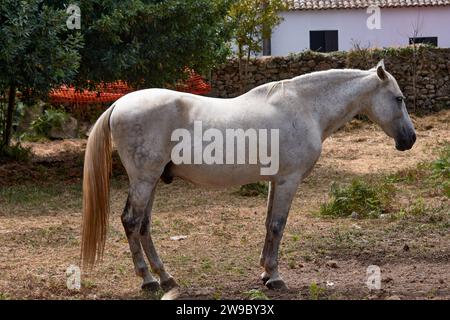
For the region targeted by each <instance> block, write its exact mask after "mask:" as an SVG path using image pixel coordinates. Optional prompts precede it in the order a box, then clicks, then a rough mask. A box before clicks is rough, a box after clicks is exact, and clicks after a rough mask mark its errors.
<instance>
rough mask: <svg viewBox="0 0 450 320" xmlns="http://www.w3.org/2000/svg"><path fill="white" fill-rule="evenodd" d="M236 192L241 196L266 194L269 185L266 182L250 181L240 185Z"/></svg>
mask: <svg viewBox="0 0 450 320" xmlns="http://www.w3.org/2000/svg"><path fill="white" fill-rule="evenodd" d="M237 193H238V194H239V195H240V196H243V197H256V196H259V195H262V196H267V194H268V193H269V185H268V183H266V182H255V183H250V184H246V185H243V186H241V187H240V188H239V191H238V192H237Z"/></svg>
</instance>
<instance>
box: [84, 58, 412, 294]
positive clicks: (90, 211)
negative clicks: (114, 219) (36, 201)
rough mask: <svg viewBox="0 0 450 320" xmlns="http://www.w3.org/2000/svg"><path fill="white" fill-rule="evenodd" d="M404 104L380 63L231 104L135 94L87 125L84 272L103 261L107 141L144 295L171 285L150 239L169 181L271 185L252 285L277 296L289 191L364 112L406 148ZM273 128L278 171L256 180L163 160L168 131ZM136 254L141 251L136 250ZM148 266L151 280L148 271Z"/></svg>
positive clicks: (262, 90)
mask: <svg viewBox="0 0 450 320" xmlns="http://www.w3.org/2000/svg"><path fill="white" fill-rule="evenodd" d="M404 102H405V98H404V96H403V94H402V92H401V91H400V88H399V86H398V84H397V82H396V80H395V79H394V77H393V76H392V75H391V74H389V73H388V72H387V71H386V70H385V68H384V64H383V62H382V61H380V63H379V64H378V65H377V67H376V68H374V69H371V70H368V71H365V70H353V69H344V70H328V71H321V72H314V73H311V74H306V75H302V76H299V77H295V78H293V79H289V80H283V81H279V82H274V83H268V84H264V85H262V86H259V87H257V88H255V89H253V90H251V91H249V92H248V93H246V94H244V95H241V96H239V97H236V98H233V99H216V98H209V97H202V96H195V95H191V94H187V93H180V92H174V91H170V90H162V89H148V90H142V91H136V92H133V93H130V94H128V95H126V96H124V97H122V98H120V99H119V100H118V101H117V102H116V103H115V104H114V105H113V106H111V107H110V108H109V109H108V110H107V111H106V112H104V113H103V115H102V116H101V117H100V118H99V119H98V121H97V122H96V124H95V126H94V128H93V130H92V132H91V135H90V137H89V140H88V143H87V148H86V156H85V163H84V182H83V210H84V214H83V231H82V251H81V256H82V260H83V263H84V265H85V266H92V265H93V264H94V263H95V261H96V260H97V259H98V258H100V257H101V256H102V255H103V251H104V245H105V238H106V232H107V224H108V214H109V177H110V169H111V150H112V140H111V136H112V139H113V140H114V142H115V145H116V147H117V150H118V153H119V155H120V158H121V160H122V162H123V165H124V167H125V169H126V171H127V173H128V176H129V182H130V188H129V193H128V200H127V203H126V206H125V209H124V211H123V214H122V223H123V226H124V228H125V232H126V235H127V238H128V242H129V245H130V250H131V253H132V258H133V262H134V266H135V271H136V273H137V275H139V276H140V277H142V278H143V285H142V288H143V289H147V290H157V289H159V288H160V287H162V289H163V290H166V291H167V290H169V289H171V288H173V287H175V286H177V284H176V282H175V280H174V279H173V278H172V276H171V275H170V274H169V273H168V272H167V271H166V270H165V269H164V266H163V264H162V262H161V260H160V258H159V256H158V254H157V252H156V250H155V247H154V245H153V242H152V237H151V234H150V229H151V228H150V225H151V210H152V204H153V198H154V195H155V188H156V185H157V183H158V181H159V179H160V178H161V179H162V180H164V182H167V183H170V181H171V180H172V178H173V177H180V178H182V179H185V180H188V181H191V182H192V183H194V184H198V185H206V186H221V187H224V186H232V185H242V184H247V183H251V182H256V181H260V180H266V181H270V191H269V197H268V204H267V219H266V231H267V234H266V238H265V243H264V248H263V250H262V253H261V258H260V264H261V266H262V267H263V268H264V272H263V273H262V275H261V279H262V280H263V281H264V283H265V285H266V286H267V287H268V288H270V289H281V288H286V285H285V283H284V282H283V280H282V278H281V277H280V274H279V272H278V248H279V245H280V240H281V238H282V235H283V230H284V227H285V224H286V219H287V216H288V212H289V208H290V205H291V202H292V199H293V198H294V195H295V193H296V190H297V187H298V185H299V184H300V182H301V181H302V179H304V178H305V177H306V176H307V175H308V174H309V173H310V172H311V170H312V168H313V166H314V164H315V163H316V161H317V160H318V158H319V156H320V153H321V150H322V142H323V141H324V140H325V139H326V138H327V137H329V136H330V135H331V134H332V133H333V132H335V131H336V130H338V129H339V128H340V127H341V126H343V125H344V124H345V123H346V122H348V121H350V120H351V119H352V118H353V117H354V116H355V115H357V114H365V115H367V116H368V117H369V118H370V119H371V120H372V121H374V122H375V123H377V124H378V125H379V126H380V127H381V128H382V129H383V130H384V132H385V133H386V134H387V135H388V136H390V137H392V138H394V139H395V144H396V148H397V149H398V150H401V151H404V150H408V149H410V148H411V147H412V146H413V144H414V142H415V140H416V135H415V132H414V127H413V124H412V122H411V119H410V118H409V115H408V113H407V110H406V106H405V103H404ZM197 120H198V121H202V123H203V127H204V128H205V129H208V128H215V129H218V130H219V131H221V132H223V131H224V130H225V129H227V128H241V129H244V130H247V129H251V128H256V129H278V130H279V170H278V172H277V173H276V174H274V175H262V174H261V171H260V169H261V165H254V164H252V165H250V164H240V165H237V164H236V165H229V164H178V165H175V164H174V163H173V161H172V160H171V151H172V148H173V147H174V146H175V143H176V142H174V141H172V140H171V134H172V132H173V131H174V130H176V129H179V128H184V129H187V130H189V132H192V128H193V123H194V121H197ZM142 249H143V250H142ZM142 251H144V252H145V254H146V256H147V258H148V260H149V262H150V266H151V268H152V270H153V272H154V273H156V274H157V275H158V276H159V278H160V281H159V282H158V281H157V280H156V279H155V278H154V277H153V276H152V275H151V273H150V272H149V270H148V267H147V264H146V262H145V260H144V255H143V252H142Z"/></svg>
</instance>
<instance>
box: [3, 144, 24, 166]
mask: <svg viewBox="0 0 450 320" xmlns="http://www.w3.org/2000/svg"><path fill="white" fill-rule="evenodd" d="M30 157H31V150H30V148H26V147H23V146H22V145H21V144H20V142H18V143H16V144H14V145H10V146H3V148H1V149H0V162H2V160H6V161H11V160H12V161H19V162H26V161H28V160H29V159H30Z"/></svg>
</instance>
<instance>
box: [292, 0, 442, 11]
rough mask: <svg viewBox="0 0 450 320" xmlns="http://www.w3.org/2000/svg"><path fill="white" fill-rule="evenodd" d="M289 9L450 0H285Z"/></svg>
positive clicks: (422, 4)
mask: <svg viewBox="0 0 450 320" xmlns="http://www.w3.org/2000/svg"><path fill="white" fill-rule="evenodd" d="M286 2H287V3H288V5H289V8H290V10H326V9H358V8H367V7H369V6H378V7H380V8H400V7H434V6H450V0H287V1H286Z"/></svg>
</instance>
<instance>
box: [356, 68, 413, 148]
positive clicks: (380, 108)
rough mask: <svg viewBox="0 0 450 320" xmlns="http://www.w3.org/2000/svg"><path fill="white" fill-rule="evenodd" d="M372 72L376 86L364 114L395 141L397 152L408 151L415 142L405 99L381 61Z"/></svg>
mask: <svg viewBox="0 0 450 320" xmlns="http://www.w3.org/2000/svg"><path fill="white" fill-rule="evenodd" d="M372 70H373V72H376V74H377V81H378V85H377V86H376V89H375V90H374V92H372V93H373V94H372V95H371V103H369V105H368V106H367V107H366V108H365V110H364V114H366V115H367V116H368V117H369V118H370V119H371V120H372V121H374V122H375V123H377V124H378V125H379V126H380V127H381V128H382V129H383V131H384V132H385V133H386V134H387V135H388V136H390V137H392V138H394V139H395V147H396V148H397V150H400V151H405V150H409V149H411V148H412V146H413V145H414V142H415V141H416V133H415V132H414V126H413V124H412V122H411V118H410V117H409V115H408V111H407V110H406V105H405V97H404V96H403V94H402V92H401V90H400V88H399V86H398V84H397V81H396V80H395V78H394V77H393V76H392V75H391V74H389V73H388V72H387V71H386V70H385V68H384V63H383V60H381V61H380V62H379V63H378V65H377V66H376V68H374V69H372Z"/></svg>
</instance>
